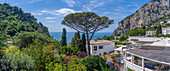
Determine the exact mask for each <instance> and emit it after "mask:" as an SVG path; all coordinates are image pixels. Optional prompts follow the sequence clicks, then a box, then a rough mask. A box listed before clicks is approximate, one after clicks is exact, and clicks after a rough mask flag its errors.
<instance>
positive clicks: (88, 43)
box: [86, 32, 90, 56]
mask: <svg viewBox="0 0 170 71" xmlns="http://www.w3.org/2000/svg"><path fill="white" fill-rule="evenodd" d="M86 35H87V45H88V54H89V56H90V40H89V33H88V32H86Z"/></svg>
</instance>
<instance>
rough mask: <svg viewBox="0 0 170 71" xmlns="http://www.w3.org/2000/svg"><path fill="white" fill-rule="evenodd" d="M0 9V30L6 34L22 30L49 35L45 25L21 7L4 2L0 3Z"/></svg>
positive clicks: (11, 34) (12, 34) (9, 34)
mask: <svg viewBox="0 0 170 71" xmlns="http://www.w3.org/2000/svg"><path fill="white" fill-rule="evenodd" d="M0 10H1V11H0V31H5V32H6V35H8V36H14V35H15V34H16V33H20V32H22V31H27V32H38V33H45V34H46V35H49V32H48V28H47V27H45V26H43V24H42V23H41V22H37V19H36V18H35V17H34V16H32V15H31V14H30V13H24V12H23V10H22V9H21V8H18V7H16V6H14V7H13V6H10V5H9V4H7V3H4V4H0Z"/></svg>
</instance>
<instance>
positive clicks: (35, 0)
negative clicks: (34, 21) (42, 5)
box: [28, 0, 43, 3]
mask: <svg viewBox="0 0 170 71" xmlns="http://www.w3.org/2000/svg"><path fill="white" fill-rule="evenodd" d="M40 1H43V0H31V1H29V2H28V3H35V2H40Z"/></svg>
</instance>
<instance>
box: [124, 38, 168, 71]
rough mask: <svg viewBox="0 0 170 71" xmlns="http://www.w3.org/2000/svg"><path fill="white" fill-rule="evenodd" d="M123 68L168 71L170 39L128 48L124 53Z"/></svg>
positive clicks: (138, 70) (137, 70)
mask: <svg viewBox="0 0 170 71" xmlns="http://www.w3.org/2000/svg"><path fill="white" fill-rule="evenodd" d="M123 58H124V69H125V71H126V70H128V69H132V70H135V71H169V70H170V39H169V38H166V39H163V40H160V41H157V42H154V43H152V44H150V45H142V46H138V47H136V48H133V49H129V50H127V51H125V53H124V57H123Z"/></svg>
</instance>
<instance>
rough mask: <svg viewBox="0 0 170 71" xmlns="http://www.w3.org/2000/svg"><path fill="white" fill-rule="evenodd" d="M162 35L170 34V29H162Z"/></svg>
mask: <svg viewBox="0 0 170 71" xmlns="http://www.w3.org/2000/svg"><path fill="white" fill-rule="evenodd" d="M162 34H164V35H167V34H170V27H168V28H162Z"/></svg>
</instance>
